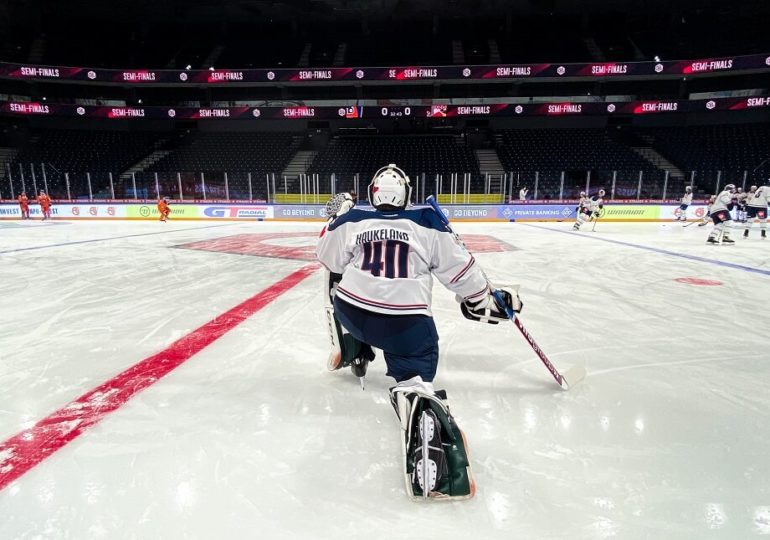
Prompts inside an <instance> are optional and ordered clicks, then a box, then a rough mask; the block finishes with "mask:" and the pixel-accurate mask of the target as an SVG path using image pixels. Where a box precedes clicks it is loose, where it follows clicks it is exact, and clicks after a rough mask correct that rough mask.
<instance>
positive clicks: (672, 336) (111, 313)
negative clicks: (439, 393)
mask: <svg viewBox="0 0 770 540" xmlns="http://www.w3.org/2000/svg"><path fill="white" fill-rule="evenodd" d="M321 226H322V224H320V223H309V224H299V223H256V222H253V223H225V224H222V223H214V224H212V223H210V222H209V223H195V222H184V223H183V222H171V223H167V224H162V223H155V222H132V223H108V222H88V223H83V222H62V221H55V222H52V223H40V222H23V223H22V222H0V299H1V300H0V301H1V302H2V309H1V310H0V478H1V477H2V475H3V474H7V473H8V471H9V467H11V465H10V463H11V457H12V456H11V455H10V451H9V450H8V449H7V446H6V450H5V451H3V450H2V448H3V442H2V441H6V442H7V441H8V440H9V439H11V438H12V437H15V436H19V435H20V434H21V435H22V436H24V434H25V433H32V432H33V431H32V430H33V427H34V426H35V425H36V424H38V423H39V422H40V421H41V420H43V419H45V418H47V417H49V416H50V415H51V414H52V413H53V412H54V411H56V410H57V409H61V408H62V407H67V406H68V404H71V403H72V402H73V400H77V399H78V398H79V397H80V396H83V395H84V394H86V393H87V392H89V391H91V390H93V389H94V388H96V387H99V386H100V385H102V384H103V383H105V382H106V381H110V380H112V379H113V378H115V377H116V376H118V375H119V374H120V373H121V372H124V371H125V370H127V369H128V368H130V367H131V366H133V365H135V364H137V363H139V362H141V361H142V360H144V359H146V358H149V357H152V356H153V355H156V354H158V353H159V352H161V351H170V350H171V349H173V344H174V343H175V342H176V343H186V342H185V341H182V342H178V341H177V340H179V339H180V338H182V337H183V336H186V335H187V334H189V333H191V332H193V331H195V330H196V329H197V328H199V327H201V326H202V325H204V324H205V323H207V322H209V321H211V320H212V319H214V318H215V317H217V316H218V315H220V314H222V313H224V312H227V311H228V310H230V309H231V308H232V307H233V306H236V305H238V304H239V303H241V302H243V301H244V300H246V299H248V298H251V297H253V296H254V295H256V294H257V293H260V291H264V290H266V289H268V288H270V287H271V286H272V285H273V284H274V283H276V282H278V281H279V280H281V279H282V278H284V277H285V276H287V275H289V274H291V273H292V272H294V271H296V270H297V269H300V268H304V267H305V266H306V265H308V264H310V263H311V261H309V260H301V258H302V256H303V255H302V254H303V253H304V254H305V255H306V254H307V253H308V252H310V250H311V249H312V245H313V244H314V242H315V235H316V234H317V233H318V231H319V230H320V228H321ZM571 226H572V224H571V223H542V224H523V223H516V224H513V223H511V224H507V223H506V224H456V225H455V228H456V230H457V231H458V232H460V233H461V234H462V233H465V234H477V235H489V236H492V237H494V238H495V239H497V240H499V241H502V242H504V243H505V244H507V245H508V246H509V247H510V248H511V249H510V250H508V251H499V252H491V253H480V254H478V255H477V260H478V261H479V262H480V263H481V264H482V265H483V266H484V267H485V268H486V270H487V273H488V274H489V276H490V278H491V279H492V280H494V281H498V282H506V283H520V284H521V292H520V294H521V298H522V300H523V301H524V306H525V307H524V312H523V313H522V316H521V320H522V322H523V323H524V324H525V326H526V327H527V329H528V330H529V331H530V332H531V334H532V335H533V336H534V338H535V339H536V340H537V342H538V343H539V344H540V346H541V347H542V348H543V350H544V351H545V352H546V354H547V355H548V356H549V357H550V358H551V360H552V361H553V362H554V364H556V366H557V367H558V368H560V369H562V370H564V369H566V368H567V367H570V366H572V365H574V364H584V365H585V367H586V369H587V371H588V375H587V377H586V379H585V380H584V381H583V382H582V383H581V384H579V385H578V386H576V387H574V388H572V389H571V390H569V391H567V392H565V391H562V390H560V389H559V387H558V386H557V385H556V384H555V383H554V381H553V379H551V377H550V375H549V373H548V372H547V371H546V369H545V368H544V367H543V365H542V364H541V363H540V362H539V361H538V359H537V358H536V356H535V355H534V353H533V352H532V350H531V349H530V348H529V346H528V345H527V343H526V342H525V341H524V340H523V339H522V337H521V336H520V335H519V334H518V332H517V331H516V329H515V328H514V327H513V325H502V326H491V325H483V324H480V323H474V322H471V321H467V320H465V319H463V318H462V316H461V314H460V311H459V309H458V306H457V304H456V303H455V301H454V298H453V295H452V294H451V293H449V292H448V291H446V290H445V289H443V288H442V287H441V286H440V285H439V284H436V286H435V290H434V315H435V318H436V323H437V326H438V330H439V334H440V336H441V342H440V344H441V359H440V365H439V372H438V376H437V379H436V387H437V388H446V390H447V392H448V395H449V400H450V404H451V407H452V410H453V413H454V415H455V417H456V418H457V420H458V423H459V425H460V426H461V427H462V428H463V429H464V430H465V432H466V435H467V437H468V441H469V446H470V452H471V461H472V466H473V470H474V473H475V477H476V482H477V485H478V491H477V494H476V497H475V498H474V499H472V500H470V501H465V502H454V503H428V504H422V503H415V502H412V501H410V500H408V499H407V497H406V495H405V492H404V486H403V478H402V475H401V470H400V450H399V429H398V424H397V421H396V416H395V414H394V413H393V410H392V409H391V406H390V404H389V402H388V387H389V386H391V385H392V382H391V380H390V379H388V378H386V377H385V375H384V372H385V367H384V363H383V361H382V358H381V357H380V356H379V355H378V358H377V360H376V361H375V362H374V363H373V364H372V365H371V367H370V374H369V376H368V381H367V389H366V391H362V390H361V388H360V387H359V384H358V381H357V380H356V379H355V378H354V377H353V376H352V374H350V373H349V371H347V370H345V371H340V372H333V373H330V372H328V371H327V370H326V367H325V362H326V357H327V354H328V343H327V341H328V338H327V335H326V330H325V325H324V324H325V323H324V313H323V309H322V295H321V282H322V278H321V276H322V273H321V271H314V272H313V273H312V274H311V275H309V277H307V278H306V279H304V280H300V281H299V282H298V283H297V284H296V285H295V286H293V287H288V288H286V290H285V292H281V293H280V294H276V295H274V296H275V298H274V299H273V300H272V302H270V303H269V304H267V305H265V306H264V307H263V308H262V309H259V310H257V311H256V312H255V313H253V315H251V316H249V317H248V318H246V320H245V321H243V322H242V323H241V324H238V325H237V326H235V327H234V328H233V329H232V330H230V331H228V332H226V333H225V334H224V335H222V336H221V337H220V338H219V339H216V340H214V341H213V342H212V343H211V344H209V345H206V346H201V347H200V350H199V352H197V353H195V354H193V355H192V356H191V357H190V358H189V360H187V361H185V362H183V363H181V365H180V366H179V367H177V368H176V369H174V370H173V371H171V372H170V373H168V374H167V375H166V376H164V377H162V378H159V379H158V380H152V381H151V384H149V385H148V386H147V387H146V388H144V389H143V390H141V391H138V392H137V393H136V394H134V395H133V397H131V398H130V399H128V400H127V401H126V402H125V403H124V404H123V405H122V406H120V407H118V408H117V409H116V410H114V411H112V412H110V413H109V414H104V416H103V417H101V421H99V422H95V423H94V424H93V425H91V426H90V427H88V428H87V429H85V430H84V431H83V432H82V434H80V435H79V436H77V437H74V438H72V440H70V441H68V443H67V444H62V446H61V448H60V449H58V451H55V452H53V453H52V454H51V455H50V456H49V457H47V458H45V459H42V460H41V462H40V463H39V464H37V465H36V466H34V467H31V468H30V469H29V470H28V471H26V472H25V473H24V474H22V475H21V476H19V477H18V478H16V479H15V480H13V481H12V482H10V483H8V484H7V485H6V486H5V487H4V488H3V489H2V490H1V491H0V538H2V539H4V540H5V539H16V538H56V539H59V538H62V539H78V540H80V539H90V538H109V539H123V538H141V539H144V538H151V539H155V538H169V539H182V538H184V539H196V538H206V539H209V538H260V539H273V538H275V539H279V538H280V539H299V538H312V539H340V538H366V539H367V540H377V539H387V540H393V539H395V538H416V539H421V540H422V539H428V538H442V539H452V538H476V539H497V538H499V539H510V538H527V539H542V538H565V539H566V538H570V539H576V538H577V539H582V538H586V539H593V538H621V539H647V538H655V539H669V538H671V539H683V538H685V539H690V538H692V539H704V538H729V539H743V538H753V537H759V536H764V535H770V394H768V382H769V381H770V354H769V351H770V346H769V343H768V331H767V305H768V301H769V300H770V240H768V241H764V242H763V241H761V240H760V239H759V238H758V236H759V234H758V231H757V230H756V228H755V229H754V231H753V238H751V239H749V240H742V239H740V238H738V237H737V236H738V235H735V237H736V241H737V244H736V245H735V246H708V245H706V244H705V239H706V235H707V231H706V229H710V227H708V228H700V227H697V226H694V225H693V226H691V227H687V228H683V227H682V226H681V225H679V224H674V223H669V224H611V223H601V222H600V223H599V225H598V226H597V227H596V232H594V233H591V232H590V230H589V227H588V225H586V226H584V229H585V232H580V233H577V234H572V233H571ZM273 233H295V234H273ZM301 233H307V234H304V235H303V234H301ZM260 235H261V236H260ZM250 242H256V243H260V244H263V246H262V247H264V244H267V245H273V246H277V247H278V248H280V249H279V250H278V254H279V255H280V254H281V253H286V252H291V253H294V254H298V256H299V257H300V258H299V259H294V258H271V257H264V256H261V255H259V254H254V253H252V252H251V251H250V249H249V243H250ZM182 246H185V247H182ZM211 246H214V248H215V249H209V248H210V247H211ZM233 246H234V247H233ZM193 248H196V249H193ZM231 248H232V249H231ZM287 248H288V251H287ZM682 278H684V279H682ZM690 278H695V279H696V283H698V281H697V280H707V282H710V283H711V285H702V284H694V283H693V282H692V281H693V280H692V279H690ZM270 290H271V291H272V290H273V289H270ZM271 298H272V297H271ZM177 347H178V345H177ZM196 350H197V349H196ZM172 352H173V351H172ZM176 352H177V353H178V352H179V351H176ZM182 352H184V351H182ZM164 354H165V352H164ZM70 406H71V405H70ZM91 412H93V411H91ZM25 430H30V431H25ZM30 436H31V435H30Z"/></svg>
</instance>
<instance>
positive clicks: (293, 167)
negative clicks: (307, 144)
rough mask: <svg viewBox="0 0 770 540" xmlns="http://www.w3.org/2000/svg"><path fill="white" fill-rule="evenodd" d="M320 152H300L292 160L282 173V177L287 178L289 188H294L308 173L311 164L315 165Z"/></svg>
mask: <svg viewBox="0 0 770 540" xmlns="http://www.w3.org/2000/svg"><path fill="white" fill-rule="evenodd" d="M316 155H318V152H316V151H315V150H298V151H297V153H296V154H294V156H293V157H292V158H291V160H290V161H289V163H287V164H286V168H285V169H284V170H283V171H282V172H281V177H286V182H287V184H288V186H289V188H293V187H294V185H295V184H296V182H297V180H299V176H300V175H301V174H305V173H307V170H308V169H309V168H310V164H311V163H313V160H314V159H315V157H316Z"/></svg>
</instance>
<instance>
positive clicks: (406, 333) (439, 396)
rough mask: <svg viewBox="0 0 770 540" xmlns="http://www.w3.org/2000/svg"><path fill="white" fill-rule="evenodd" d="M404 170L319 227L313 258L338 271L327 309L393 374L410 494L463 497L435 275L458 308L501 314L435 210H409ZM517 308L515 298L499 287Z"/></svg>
mask: <svg viewBox="0 0 770 540" xmlns="http://www.w3.org/2000/svg"><path fill="white" fill-rule="evenodd" d="M411 191H412V187H411V184H410V182H409V178H408V176H407V175H406V174H405V173H404V172H403V171H402V170H401V169H399V168H398V167H397V166H396V165H394V164H390V165H388V166H387V167H383V168H382V169H380V170H379V171H377V172H376V173H375V175H374V177H373V178H372V181H371V183H370V184H369V189H368V196H369V202H370V203H371V204H372V206H373V207H374V211H373V212H371V211H364V210H358V209H351V210H349V211H347V212H346V213H343V214H339V215H338V216H337V217H336V218H335V219H333V220H332V221H330V222H329V224H328V225H327V226H326V227H325V228H324V229H323V230H322V231H321V236H320V238H319V241H318V246H317V249H316V254H317V256H318V259H319V261H321V263H322V264H323V265H324V266H325V267H326V268H327V269H328V270H329V272H331V273H337V274H342V280H341V281H340V282H339V284H338V285H337V287H336V294H335V296H334V315H335V317H336V319H338V320H339V322H340V323H341V325H342V326H343V327H345V328H346V329H347V330H349V331H350V333H351V334H352V335H353V336H354V337H355V339H357V340H359V341H361V342H363V343H367V344H369V345H371V346H373V347H377V348H379V349H382V351H383V353H384V356H385V363H386V364H387V374H388V375H389V376H391V377H393V378H394V379H395V380H396V383H397V384H396V386H394V387H392V388H391V389H390V398H391V403H392V404H393V407H394V409H395V410H396V414H397V415H398V418H399V421H400V423H401V433H402V437H403V438H402V450H403V452H402V455H403V458H404V463H403V465H404V471H405V480H406V488H407V492H408V493H409V495H410V496H411V497H431V498H441V499H451V498H458V499H462V498H469V497H472V496H473V494H474V493H475V483H474V480H473V476H472V474H471V469H470V462H469V461H468V456H467V452H466V441H465V437H464V435H463V433H462V431H461V430H460V428H459V427H458V426H457V423H456V421H455V419H454V417H453V416H452V415H451V413H450V411H449V407H448V405H447V401H446V393H445V392H444V391H441V390H435V389H434V387H433V379H434V377H435V375H436V368H437V365H438V358H439V354H438V352H439V349H438V334H437V331H436V325H435V323H434V321H433V317H432V313H431V291H432V283H433V276H434V275H435V277H436V278H438V280H439V281H440V282H441V283H442V284H443V285H444V286H446V287H447V288H448V289H450V290H451V291H453V292H454V293H455V294H456V295H457V298H458V300H459V301H460V302H461V309H462V311H463V314H464V315H465V316H466V317H468V318H472V319H474V320H479V321H482V322H491V323H493V324H495V323H496V322H499V321H501V320H508V319H507V317H506V316H505V311H504V310H503V309H500V308H499V307H498V306H497V304H496V303H495V300H494V298H493V296H492V293H491V291H492V287H491V285H490V283H489V282H487V279H486V277H485V276H484V273H483V272H482V270H481V268H480V267H479V265H478V263H477V262H476V260H475V259H474V257H473V256H472V255H471V254H470V253H469V252H468V251H467V250H466V249H465V247H464V246H462V245H461V244H460V243H459V242H458V241H457V240H456V239H455V237H454V235H453V234H452V233H451V232H450V231H449V230H448V229H447V228H446V226H445V225H444V224H443V222H442V221H441V219H440V218H439V216H438V215H437V214H436V213H435V211H434V210H433V209H432V208H420V209H407V207H408V205H409V198H410V195H411ZM501 292H502V293H503V295H504V297H505V300H506V303H507V305H508V307H509V308H511V309H513V310H515V311H520V310H521V307H522V305H521V302H520V300H519V298H518V295H517V294H515V293H514V294H511V293H510V292H508V291H501Z"/></svg>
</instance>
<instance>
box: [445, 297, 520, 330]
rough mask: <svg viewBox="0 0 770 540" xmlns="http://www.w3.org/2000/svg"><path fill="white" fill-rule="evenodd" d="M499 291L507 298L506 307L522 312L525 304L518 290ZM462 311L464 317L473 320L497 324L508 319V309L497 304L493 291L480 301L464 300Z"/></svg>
mask: <svg viewBox="0 0 770 540" xmlns="http://www.w3.org/2000/svg"><path fill="white" fill-rule="evenodd" d="M498 292H500V294H501V296H502V297H503V299H504V300H505V305H506V307H508V308H509V309H512V310H513V311H514V312H515V313H521V310H522V309H523V308H524V304H523V303H522V301H521V299H520V298H519V294H518V292H516V291H514V292H513V294H511V293H510V292H509V291H506V290H505V289H498ZM460 311H461V312H462V314H463V317H465V318H466V319H470V320H472V321H479V322H485V323H489V324H497V323H499V322H500V321H507V320H508V315H507V313H506V310H505V309H504V308H501V307H500V306H499V305H497V301H496V300H495V297H494V296H492V293H488V294H487V295H486V296H485V297H484V298H482V299H481V300H479V301H478V302H468V301H467V300H464V301H462V303H461V304H460Z"/></svg>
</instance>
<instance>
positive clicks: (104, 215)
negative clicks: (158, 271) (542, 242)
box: [0, 201, 706, 222]
mask: <svg viewBox="0 0 770 540" xmlns="http://www.w3.org/2000/svg"><path fill="white" fill-rule="evenodd" d="M170 206H171V219H174V220H190V221H228V220H230V221H282V220H283V221H322V220H325V219H326V213H325V211H324V205H321V204H305V205H303V204H294V205H280V204H263V203H248V202H244V203H233V202H216V201H213V202H200V201H198V202H179V201H171V202H170ZM575 206H576V204H575V203H561V204H547V203H524V204H500V205H463V204H454V205H442V209H443V210H444V212H445V213H446V214H447V216H448V217H449V218H450V219H451V220H453V221H490V222H492V221H570V220H574V219H575ZM363 208H367V207H363ZM604 209H605V212H604V215H603V216H602V218H601V219H602V220H604V221H616V222H655V221H671V220H674V219H676V218H677V217H678V216H679V205H678V204H675V203H674V204H655V203H628V202H623V203H607V204H605V205H604ZM29 211H30V217H32V218H33V219H34V218H38V219H39V218H41V217H42V214H41V212H40V206H39V205H37V204H30V207H29ZM705 213H706V205H702V204H701V205H699V204H694V205H691V206H690V207H689V208H688V210H687V216H688V217H689V218H697V219H699V218H702V217H703V216H704V215H705ZM51 216H52V218H53V219H67V220H72V219H100V220H101V219H119V220H157V219H158V218H159V214H158V209H157V207H156V204H155V202H154V201H145V202H128V201H126V202H122V201H121V202H115V201H92V202H83V201H63V202H62V201H59V202H54V204H53V206H52V208H51ZM20 218H21V210H20V208H19V205H18V204H17V203H15V202H3V203H0V219H20Z"/></svg>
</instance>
